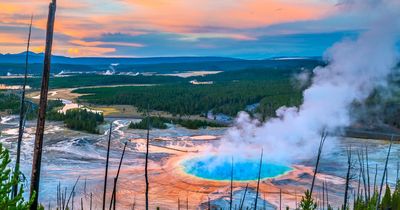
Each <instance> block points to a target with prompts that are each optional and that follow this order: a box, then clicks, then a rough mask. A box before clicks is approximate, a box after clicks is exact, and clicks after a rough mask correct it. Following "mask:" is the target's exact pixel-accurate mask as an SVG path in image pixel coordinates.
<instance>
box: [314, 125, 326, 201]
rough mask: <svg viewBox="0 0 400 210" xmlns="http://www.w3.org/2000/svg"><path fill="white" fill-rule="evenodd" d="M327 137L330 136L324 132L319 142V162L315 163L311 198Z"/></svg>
mask: <svg viewBox="0 0 400 210" xmlns="http://www.w3.org/2000/svg"><path fill="white" fill-rule="evenodd" d="M327 136H328V134H327V133H326V132H322V134H321V141H320V142H319V148H318V156H317V162H316V163H315V169H314V176H313V179H312V183H311V189H310V197H311V196H312V193H313V189H314V184H315V177H316V176H317V172H318V165H319V161H320V159H321V153H322V148H323V147H324V143H325V139H326V137H327Z"/></svg>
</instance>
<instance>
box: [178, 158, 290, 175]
mask: <svg viewBox="0 0 400 210" xmlns="http://www.w3.org/2000/svg"><path fill="white" fill-rule="evenodd" d="M182 167H183V170H184V171H185V172H186V173H188V174H191V175H194V176H196V177H199V178H203V179H210V180H218V181H226V180H230V179H231V167H232V160H231V159H228V158H227V159H222V158H217V157H216V156H200V157H194V158H191V159H186V160H184V161H183V162H182ZM258 168H259V160H257V159H241V160H234V162H233V180H234V181H251V180H257V178H258V171H259V169H258ZM291 170H292V168H291V167H289V166H286V165H280V164H275V163H268V162H266V161H263V164H262V167H261V179H266V178H273V177H277V176H280V175H283V174H285V173H286V172H289V171H291Z"/></svg>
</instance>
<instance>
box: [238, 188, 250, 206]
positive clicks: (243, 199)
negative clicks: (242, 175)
mask: <svg viewBox="0 0 400 210" xmlns="http://www.w3.org/2000/svg"><path fill="white" fill-rule="evenodd" d="M248 188H249V184H248V183H247V184H246V188H244V193H243V197H242V199H241V201H240V205H239V210H242V209H243V204H244V201H245V200H246V193H247V189H248Z"/></svg>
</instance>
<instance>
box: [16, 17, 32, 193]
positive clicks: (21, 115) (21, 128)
mask: <svg viewBox="0 0 400 210" xmlns="http://www.w3.org/2000/svg"><path fill="white" fill-rule="evenodd" d="M32 20H33V16H31V23H30V24H29V33H28V41H27V44H26V55H25V74H24V84H23V85H22V91H21V103H20V109H19V127H18V140H17V158H16V161H15V168H14V172H15V174H16V176H19V165H20V159H21V144H22V136H23V135H24V119H25V117H24V116H25V114H26V110H25V90H26V83H27V80H28V65H29V47H30V43H31V34H32ZM17 194H18V184H15V185H14V186H13V188H12V197H15V196H17Z"/></svg>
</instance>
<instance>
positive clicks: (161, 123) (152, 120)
mask: <svg viewBox="0 0 400 210" xmlns="http://www.w3.org/2000/svg"><path fill="white" fill-rule="evenodd" d="M166 123H170V124H177V125H181V126H182V127H185V128H188V129H199V128H206V127H224V125H222V124H219V123H215V122H209V121H206V120H197V119H182V118H166V117H153V116H152V117H148V118H147V117H144V118H143V119H142V120H141V121H140V122H137V123H134V122H131V123H130V124H129V128H130V129H147V128H148V126H150V128H157V129H167V128H168V127H167V125H166Z"/></svg>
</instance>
